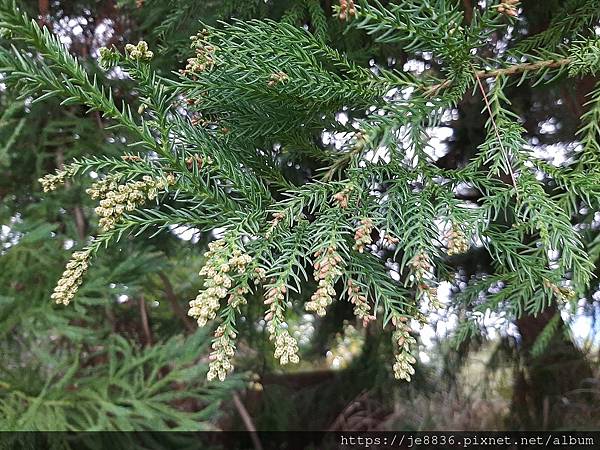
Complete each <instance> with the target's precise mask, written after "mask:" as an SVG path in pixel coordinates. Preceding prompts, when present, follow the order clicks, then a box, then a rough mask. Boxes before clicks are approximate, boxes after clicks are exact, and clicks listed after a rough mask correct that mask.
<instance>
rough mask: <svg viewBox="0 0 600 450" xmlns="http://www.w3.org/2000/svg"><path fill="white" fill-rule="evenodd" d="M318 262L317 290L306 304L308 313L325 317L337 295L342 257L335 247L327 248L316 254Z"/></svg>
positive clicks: (316, 271) (315, 264)
mask: <svg viewBox="0 0 600 450" xmlns="http://www.w3.org/2000/svg"><path fill="white" fill-rule="evenodd" d="M314 256H315V258H316V261H315V263H314V265H313V268H314V272H315V280H317V281H318V282H319V285H318V287H317V290H316V291H315V293H314V294H313V295H312V297H311V298H310V301H308V302H306V305H305V308H306V311H308V312H315V313H317V315H319V316H321V317H322V316H324V315H325V314H326V313H327V307H328V306H329V305H331V303H333V299H334V297H335V295H336V292H335V288H334V287H333V286H334V285H335V282H336V280H337V278H338V277H339V276H340V275H341V274H342V271H341V269H340V264H341V263H342V257H341V256H340V255H339V254H338V253H337V251H336V248H335V247H333V246H330V247H327V249H325V251H322V250H319V251H317V252H315V255H314Z"/></svg>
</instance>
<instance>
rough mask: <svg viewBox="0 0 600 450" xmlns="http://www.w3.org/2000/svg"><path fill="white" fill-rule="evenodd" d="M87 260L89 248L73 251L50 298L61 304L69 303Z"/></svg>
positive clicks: (78, 284)
mask: <svg viewBox="0 0 600 450" xmlns="http://www.w3.org/2000/svg"><path fill="white" fill-rule="evenodd" d="M89 260H90V250H83V251H80V252H75V253H73V256H72V257H71V260H70V261H69V262H68V263H67V267H66V269H65V271H64V272H63V274H62V277H61V278H60V280H58V283H57V285H56V287H55V288H54V292H53V293H52V295H51V296H50V298H51V299H52V300H54V301H55V302H56V303H61V304H63V305H68V304H69V302H70V301H71V299H72V298H73V297H74V296H75V293H76V292H77V290H78V289H79V286H80V285H81V283H82V282H83V275H84V274H85V272H86V271H87V269H88V266H89Z"/></svg>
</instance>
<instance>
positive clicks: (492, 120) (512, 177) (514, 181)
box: [475, 74, 519, 198]
mask: <svg viewBox="0 0 600 450" xmlns="http://www.w3.org/2000/svg"><path fill="white" fill-rule="evenodd" d="M475 78H476V79H477V85H478V86H479V90H480V91H481V95H482V96H483V101H484V103H485V108H486V109H487V111H488V113H489V115H490V121H491V122H492V126H493V127H494V134H495V135H496V138H497V139H498V143H499V144H500V149H501V150H502V153H504V154H505V155H506V156H507V158H508V157H509V155H508V153H507V152H506V149H505V148H504V144H503V143H502V138H501V137H500V131H499V130H498V126H497V125H496V121H495V120H494V114H493V113H492V107H491V106H490V101H489V100H488V97H487V94H486V93H485V89H484V88H483V84H482V83H481V79H480V78H479V77H478V76H477V74H475ZM507 162H508V164H507V165H508V172H509V173H510V178H511V180H512V185H513V187H514V188H515V194H516V196H517V198H518V197H519V191H518V189H517V180H516V178H515V173H514V172H513V170H512V166H511V164H510V159H509V160H508V161H507Z"/></svg>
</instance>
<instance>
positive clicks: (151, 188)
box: [87, 174, 175, 231]
mask: <svg viewBox="0 0 600 450" xmlns="http://www.w3.org/2000/svg"><path fill="white" fill-rule="evenodd" d="M174 183H175V178H174V176H173V175H170V174H169V175H167V176H166V177H165V178H152V177H151V176H149V175H145V176H144V177H143V178H142V179H141V180H139V181H130V182H128V183H125V184H118V183H117V181H116V180H115V179H114V178H110V177H107V178H106V179H104V180H101V181H98V182H96V183H94V184H93V185H92V187H91V188H90V189H88V190H87V193H88V194H89V195H90V197H91V198H93V199H96V198H99V199H100V203H99V206H98V207H97V208H96V209H95V212H96V214H98V216H99V217H100V220H99V225H100V228H101V229H102V230H103V231H107V230H110V229H111V228H113V227H114V226H115V224H116V223H117V222H118V221H119V219H120V218H121V217H122V216H123V214H124V213H125V212H127V211H133V210H134V209H135V208H137V207H138V206H140V205H141V204H143V203H145V202H146V201H147V200H153V199H155V198H156V196H157V195H158V192H159V191H161V190H164V189H166V188H167V186H169V185H172V184H174Z"/></svg>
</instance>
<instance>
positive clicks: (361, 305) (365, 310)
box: [347, 279, 375, 327]
mask: <svg viewBox="0 0 600 450" xmlns="http://www.w3.org/2000/svg"><path fill="white" fill-rule="evenodd" d="M347 285H348V290H347V294H348V298H349V299H350V303H352V304H353V305H354V315H355V316H356V317H357V318H358V319H360V320H362V323H363V326H365V327H366V326H367V324H368V323H369V322H370V321H372V320H375V316H374V315H372V314H371V305H369V303H368V302H367V297H366V296H365V295H363V294H361V292H360V287H359V286H358V285H357V284H356V283H354V282H353V281H352V280H350V279H348V283H347Z"/></svg>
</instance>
